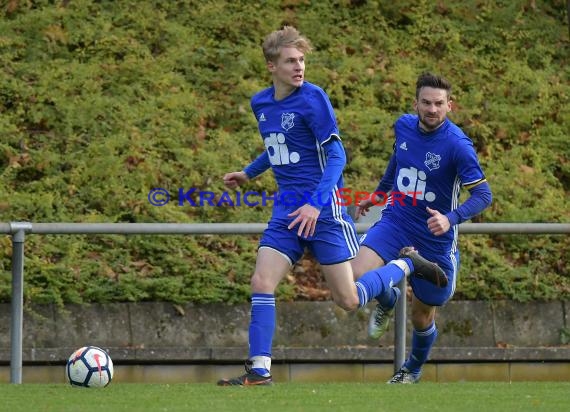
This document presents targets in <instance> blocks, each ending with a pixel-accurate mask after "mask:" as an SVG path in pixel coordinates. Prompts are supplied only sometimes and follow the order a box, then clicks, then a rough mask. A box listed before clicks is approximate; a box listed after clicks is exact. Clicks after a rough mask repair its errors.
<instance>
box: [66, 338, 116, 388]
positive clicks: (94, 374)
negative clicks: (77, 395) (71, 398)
mask: <svg viewBox="0 0 570 412" xmlns="http://www.w3.org/2000/svg"><path fill="white" fill-rule="evenodd" d="M65 376H66V378H67V381H68V382H69V383H70V384H71V385H72V386H83V387H86V388H104V387H105V386H107V385H108V384H109V383H111V380H112V379H113V361H112V360H111V357H110V356H109V354H108V353H107V352H105V351H104V350H103V349H101V348H98V347H96V346H84V347H82V348H80V349H77V350H76V351H75V352H73V353H72V354H71V356H70V357H69V359H68V360H67V366H66V367H65Z"/></svg>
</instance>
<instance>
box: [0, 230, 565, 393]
mask: <svg viewBox="0 0 570 412" xmlns="http://www.w3.org/2000/svg"><path fill="white" fill-rule="evenodd" d="M370 226H371V224H370V223H357V224H356V229H357V231H358V233H364V232H366V230H367V229H368V228H369V227H370ZM266 227H267V225H266V224H264V223H30V222H10V223H0V233H2V234H8V235H11V237H12V302H11V309H12V313H11V336H10V349H11V353H10V383H16V384H20V383H22V350H23V348H22V335H23V310H24V243H25V241H26V235H27V234H38V235H54V234H61V235H72V234H76V235H77V234H81V235H89V234H92V235H111V234H122V235H205V234H219V235H236V234H260V233H262V232H263V230H264V229H265V228H266ZM459 232H460V233H461V234H465V233H467V234H542V235H545V234H551V235H552V234H568V233H570V224H569V223H463V224H461V225H459ZM399 286H400V287H401V288H402V289H401V290H402V291H404V290H405V288H404V287H405V279H403V280H402V281H401V282H400V284H399ZM394 338H395V341H394V370H397V369H399V368H400V366H401V365H402V364H403V363H404V356H405V351H406V294H405V293H402V296H401V298H400V300H399V301H398V303H397V305H396V315H395V332H394Z"/></svg>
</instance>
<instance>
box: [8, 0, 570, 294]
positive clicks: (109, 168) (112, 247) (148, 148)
mask: <svg viewBox="0 0 570 412" xmlns="http://www.w3.org/2000/svg"><path fill="white" fill-rule="evenodd" d="M448 3H449V4H447V3H446V2H429V1H411V0H406V1H398V2H384V1H366V0H364V1H349V0H340V1H323V2H306V1H276V0H273V1H266V2H263V3H259V4H257V3H253V2H249V1H228V2H226V1H215V2H214V1H191V0H186V1H134V0H131V1H128V0H124V1H104V0H101V1H94V0H93V1H88V0H86V1H55V0H54V1H48V0H43V1H32V0H15V1H11V2H8V4H7V5H5V6H2V7H3V8H2V10H1V13H2V19H1V20H0V60H1V61H2V62H3V64H2V65H1V66H0V70H1V74H2V82H0V134H1V136H2V139H0V172H1V174H0V221H2V222H8V221H32V222H265V221H266V220H267V218H268V216H269V210H268V208H263V207H253V208H250V207H191V206H189V205H188V204H185V205H184V206H178V205H177V201H176V199H173V200H172V201H171V202H170V203H169V204H168V205H166V206H163V207H153V206H151V205H150V204H149V202H148V199H147V194H148V192H149V190H150V189H151V188H154V187H162V188H165V189H168V190H169V191H170V192H171V193H174V194H176V193H177V190H178V188H180V187H182V188H186V189H189V188H196V189H197V190H208V191H212V192H215V193H222V191H223V190H224V188H223V185H222V182H221V177H222V176H223V174H224V173H225V172H228V171H232V170H239V169H240V168H241V167H243V166H244V165H245V164H247V163H248V162H249V161H250V160H251V159H253V158H254V157H255V156H256V155H257V154H258V153H259V152H260V151H261V150H262V144H261V139H260V138H259V136H258V135H257V128H256V123H255V119H254V118H253V116H252V114H251V113H250V110H249V98H250V97H251V95H252V94H253V93H255V92H256V91H258V90H260V89H261V88H263V87H265V86H266V85H268V84H269V82H270V77H269V75H268V73H267V71H266V69H265V66H264V62H263V58H262V55H261V50H260V44H261V41H262V39H263V37H264V36H265V35H266V34H267V33H269V32H270V31H272V30H274V29H277V28H279V27H280V26H281V25H283V24H293V25H295V26H297V27H298V28H299V29H300V30H301V31H302V32H303V33H305V34H306V35H307V36H308V37H309V38H310V39H311V40H312V42H313V44H314V46H315V49H316V50H315V52H314V53H312V54H311V55H309V56H308V66H307V73H306V77H307V79H308V80H310V81H312V82H314V83H317V84H319V85H321V86H322V87H323V88H324V89H326V90H327V92H328V93H329V94H330V96H331V100H332V102H333V105H334V106H335V109H336V113H337V116H338V122H339V126H340V128H341V132H342V137H343V140H344V143H345V146H346V148H347V152H348V153H349V159H350V163H349V165H348V167H347V169H346V173H345V178H346V181H347V184H348V185H349V186H350V187H353V188H355V190H371V189H373V188H374V187H375V186H376V183H377V180H378V178H379V177H380V174H381V173H382V171H383V169H384V167H385V165H386V162H387V160H388V157H389V154H390V150H391V146H392V139H393V136H392V134H391V133H392V132H391V124H392V122H393V121H394V120H395V118H396V117H397V116H398V115H399V114H401V113H402V112H406V111H410V110H411V109H412V107H411V103H412V99H413V94H414V81H415V78H416V76H417V74H418V73H419V72H420V71H423V70H433V71H437V72H441V73H443V74H445V75H446V76H447V77H448V78H450V80H451V81H452V82H453V84H454V99H455V103H454V113H453V114H452V118H453V120H454V121H456V122H457V123H458V124H460V125H461V126H462V127H463V128H464V129H465V131H466V132H467V133H468V134H469V136H470V137H471V138H472V139H473V141H474V142H475V145H476V147H477V149H478V151H479V153H480V157H481V162H482V164H483V166H484V168H485V171H486V174H487V176H488V180H489V181H490V184H491V186H492V188H493V191H494V204H493V206H492V207H491V208H490V209H489V210H488V211H486V212H485V213H484V215H482V216H481V217H479V218H477V221H485V222H568V221H570V219H569V218H570V212H569V209H568V199H569V195H568V193H569V189H570V149H569V147H570V145H569V144H568V138H569V136H570V122H569V121H568V119H569V118H570V104H569V103H570V102H569V100H570V85H569V81H568V80H569V78H570V76H569V74H570V73H569V69H568V67H569V66H568V63H569V53H568V50H570V48H569V41H568V28H567V15H566V7H565V6H566V4H565V2H564V1H562V0H553V1H533V2H528V1H522V0H514V1H497V2H472V1H468V0H464V1H456V2H448ZM274 188H275V186H274V183H273V180H272V176H271V173H266V175H264V176H262V177H261V178H259V179H257V180H255V181H253V182H251V183H250V184H249V186H248V187H247V188H246V189H251V190H259V191H261V190H265V191H272V190H274ZM0 241H1V242H2V245H3V246H4V247H3V248H2V255H1V256H0V266H1V268H2V270H1V271H0V276H1V277H2V280H1V281H0V301H9V299H10V265H11V261H10V257H11V246H10V239H9V237H8V236H6V237H4V238H2V239H1V240H0ZM256 244H257V237H256V236H41V237H40V236H34V235H32V236H28V237H27V240H26V262H25V265H26V266H25V270H26V278H25V298H26V301H27V302H31V301H34V302H57V303H65V302H100V301H105V302H109V301H143V300H166V301H173V302H179V303H181V302H242V301H246V300H247V298H248V294H249V292H248V291H249V277H250V273H251V271H252V268H253V265H254V262H255V249H256ZM460 247H461V249H462V251H463V254H462V268H461V272H460V279H459V285H458V291H457V295H456V296H457V297H459V298H467V299H500V298H508V299H517V300H522V301H525V300H530V299H544V300H549V299H560V298H566V297H567V296H568V292H569V291H570V270H569V264H568V262H569V260H570V259H569V258H570V256H569V253H570V252H569V251H570V240H569V237H568V236H506V235H505V236H483V235H468V236H463V237H462V238H461V242H460ZM311 282H312V284H309V283H311ZM319 282H320V278H319V276H318V273H317V272H316V268H315V265H314V263H311V259H310V258H309V257H308V258H307V259H305V260H303V262H301V263H300V264H299V265H298V266H297V267H296V268H294V271H292V274H291V276H289V277H288V278H287V280H286V282H284V284H283V286H282V287H281V288H280V290H279V298H280V299H289V300H290V299H317V298H323V294H318V293H310V291H311V290H312V289H311V288H312V287H314V286H315V284H319ZM324 297H325V298H326V294H325V295H324Z"/></svg>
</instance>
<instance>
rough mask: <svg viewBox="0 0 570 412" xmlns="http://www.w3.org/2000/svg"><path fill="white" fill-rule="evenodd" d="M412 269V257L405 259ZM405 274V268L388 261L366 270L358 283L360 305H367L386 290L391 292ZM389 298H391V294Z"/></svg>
mask: <svg viewBox="0 0 570 412" xmlns="http://www.w3.org/2000/svg"><path fill="white" fill-rule="evenodd" d="M404 260H405V261H406V263H407V264H408V266H409V267H410V269H412V268H413V266H412V264H411V262H408V261H409V260H410V259H408V258H405V259H404ZM404 276H405V272H404V270H403V269H402V268H401V267H400V266H398V265H397V264H395V263H392V262H390V263H388V264H387V265H386V266H382V267H379V268H377V269H373V270H371V271H369V272H366V273H365V274H364V275H362V276H361V277H360V279H358V280H357V281H356V282H355V283H356V291H357V292H358V301H359V306H360V307H363V306H365V305H366V304H367V303H368V302H369V301H370V300H371V299H372V298H374V297H377V296H383V295H384V294H385V293H386V292H390V291H391V288H392V286H393V285H396V284H398V283H399V282H400V280H402V279H403V278H404ZM387 299H388V300H389V299H391V297H390V296H388V297H387Z"/></svg>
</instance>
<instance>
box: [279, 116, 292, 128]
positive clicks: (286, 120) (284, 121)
mask: <svg viewBox="0 0 570 412" xmlns="http://www.w3.org/2000/svg"><path fill="white" fill-rule="evenodd" d="M294 118H295V113H282V114H281V127H282V128H283V129H285V130H289V129H290V128H292V127H293V126H295V123H293V119H294Z"/></svg>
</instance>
